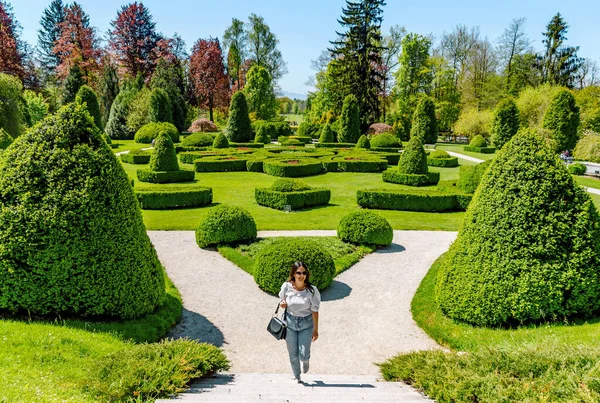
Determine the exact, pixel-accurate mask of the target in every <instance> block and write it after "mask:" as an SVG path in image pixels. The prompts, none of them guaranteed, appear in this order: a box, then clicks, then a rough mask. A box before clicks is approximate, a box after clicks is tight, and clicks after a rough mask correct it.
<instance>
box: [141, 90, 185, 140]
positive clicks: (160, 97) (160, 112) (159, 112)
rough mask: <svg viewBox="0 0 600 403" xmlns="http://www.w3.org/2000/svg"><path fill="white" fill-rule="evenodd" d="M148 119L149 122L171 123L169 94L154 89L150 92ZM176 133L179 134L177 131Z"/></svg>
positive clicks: (171, 109) (171, 112)
mask: <svg viewBox="0 0 600 403" xmlns="http://www.w3.org/2000/svg"><path fill="white" fill-rule="evenodd" d="M148 119H149V120H150V122H169V123H173V106H172V105H171V100H170V99H169V94H167V92H166V91H165V90H163V89H162V88H154V89H153V90H152V91H151V92H150V109H149V110H148ZM176 130H177V129H176ZM177 132H178V133H179V131H177Z"/></svg>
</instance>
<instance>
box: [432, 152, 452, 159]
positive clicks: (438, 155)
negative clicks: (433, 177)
mask: <svg viewBox="0 0 600 403" xmlns="http://www.w3.org/2000/svg"><path fill="white" fill-rule="evenodd" d="M429 158H443V159H446V158H452V156H451V155H450V154H448V153H447V152H446V151H444V150H435V151H433V152H432V153H431V154H429Z"/></svg>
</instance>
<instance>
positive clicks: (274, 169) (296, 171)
mask: <svg viewBox="0 0 600 403" xmlns="http://www.w3.org/2000/svg"><path fill="white" fill-rule="evenodd" d="M322 171H323V165H322V164H321V161H320V160H318V159H316V158H297V159H267V160H265V161H264V162H263V172H264V173H266V174H268V175H272V176H279V177H285V178H297V177H302V176H311V175H317V174H320V173H321V172H322Z"/></svg>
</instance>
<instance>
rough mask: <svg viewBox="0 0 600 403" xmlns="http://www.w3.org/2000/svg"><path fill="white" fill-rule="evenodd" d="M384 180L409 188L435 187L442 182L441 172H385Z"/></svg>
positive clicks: (383, 174)
mask: <svg viewBox="0 0 600 403" xmlns="http://www.w3.org/2000/svg"><path fill="white" fill-rule="evenodd" d="M381 177H382V179H383V181H384V182H389V183H397V184H400V185H407V186H427V185H435V184H436V183H438V182H439V181H440V173H439V172H429V173H426V174H402V173H400V172H398V171H396V170H389V169H388V170H387V171H383V173H382V176H381Z"/></svg>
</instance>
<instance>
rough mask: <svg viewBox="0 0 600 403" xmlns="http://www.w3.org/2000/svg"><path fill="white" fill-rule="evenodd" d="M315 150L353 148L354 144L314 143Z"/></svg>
mask: <svg viewBox="0 0 600 403" xmlns="http://www.w3.org/2000/svg"><path fill="white" fill-rule="evenodd" d="M315 147H316V148H355V147H356V144H354V143H315Z"/></svg>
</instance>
